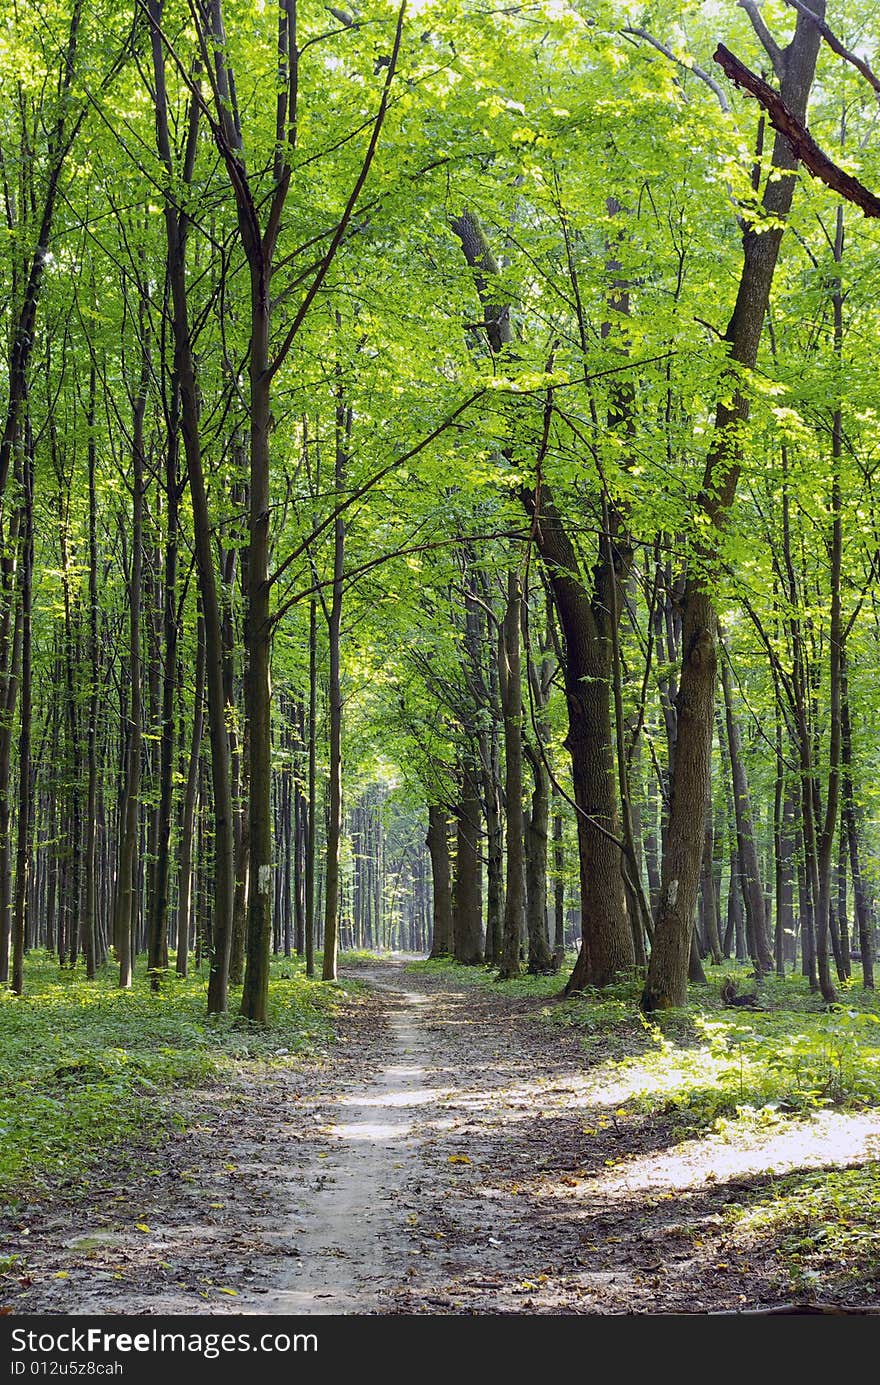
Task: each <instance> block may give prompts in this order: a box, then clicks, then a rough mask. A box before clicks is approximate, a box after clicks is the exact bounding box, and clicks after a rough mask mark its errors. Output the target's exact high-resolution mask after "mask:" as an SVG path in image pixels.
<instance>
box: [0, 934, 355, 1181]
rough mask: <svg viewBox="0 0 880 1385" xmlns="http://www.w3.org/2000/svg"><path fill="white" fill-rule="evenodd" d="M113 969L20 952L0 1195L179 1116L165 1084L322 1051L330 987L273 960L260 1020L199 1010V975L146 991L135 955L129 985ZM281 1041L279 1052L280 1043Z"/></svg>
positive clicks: (0, 1018) (0, 1140) (3, 1076)
mask: <svg viewBox="0 0 880 1385" xmlns="http://www.w3.org/2000/svg"><path fill="white" fill-rule="evenodd" d="M114 981H115V977H114V974H113V971H112V969H109V968H108V970H107V972H106V973H105V974H104V975H102V976H100V977H99V978H98V979H97V980H95V981H94V982H87V981H86V980H85V979H84V977H83V974H82V973H81V972H76V973H73V974H71V973H69V972H61V971H60V970H59V968H58V965H57V962H55V961H53V960H51V959H50V958H48V957H47V956H45V955H42V954H40V953H32V954H31V955H30V956H29V958H28V965H27V975H26V987H27V993H26V995H25V996H24V997H22V998H18V997H15V996H13V995H11V994H9V993H8V992H5V993H3V994H2V995H0V1197H3V1198H4V1200H6V1199H9V1198H14V1197H16V1196H21V1195H22V1194H23V1193H25V1192H27V1191H28V1190H29V1189H30V1190H35V1189H37V1188H39V1187H41V1186H43V1187H45V1186H49V1185H51V1186H58V1184H59V1181H65V1180H70V1179H73V1180H77V1179H81V1178H83V1177H85V1176H86V1175H87V1173H88V1171H89V1170H90V1169H91V1168H93V1167H95V1166H96V1165H97V1163H98V1162H99V1160H100V1158H101V1155H102V1154H104V1153H105V1152H107V1151H109V1150H111V1149H113V1148H119V1147H124V1146H126V1145H127V1144H130V1143H131V1142H132V1141H135V1140H137V1141H138V1142H143V1141H144V1140H147V1141H149V1140H151V1139H155V1138H157V1137H158V1136H159V1135H160V1134H161V1132H162V1131H163V1130H164V1129H166V1128H167V1127H168V1125H169V1123H170V1122H172V1121H175V1120H178V1121H179V1119H180V1117H179V1115H177V1113H176V1111H175V1104H174V1101H173V1096H174V1093H175V1092H177V1091H178V1090H179V1089H180V1088H184V1087H194V1086H197V1085H200V1084H204V1083H207V1082H210V1081H213V1080H215V1079H218V1078H222V1077H224V1076H231V1075H233V1074H234V1073H236V1072H239V1071H241V1070H243V1068H244V1067H245V1065H257V1066H262V1067H265V1066H266V1065H271V1064H282V1063H287V1062H290V1061H291V1057H292V1056H294V1057H295V1056H299V1055H303V1054H308V1053H312V1052H315V1051H317V1050H322V1049H326V1046H327V1045H328V1044H329V1043H330V1042H332V1039H333V1028H332V1013H333V1009H334V1007H335V1006H336V1005H337V1004H338V1001H339V988H338V987H334V986H329V987H328V986H327V985H322V983H321V982H319V981H309V980H307V979H306V977H305V975H304V972H303V969H302V967H301V966H300V964H299V963H298V962H297V961H296V960H295V959H290V958H287V959H285V958H281V959H276V960H275V961H274V962H273V965H272V978H271V980H270V987H269V993H270V994H269V1023H268V1025H267V1026H266V1027H265V1028H257V1027H256V1026H253V1025H249V1024H247V1023H245V1022H244V1021H242V1020H240V1019H239V1018H238V1017H237V1014H236V1012H237V1008H238V999H239V996H238V992H237V991H235V990H233V993H232V995H231V997H230V1010H229V1013H228V1014H226V1015H223V1016H216V1017H212V1018H211V1019H209V1018H208V1017H207V1016H206V1014H205V1000H206V993H207V977H206V975H205V974H203V975H201V976H200V975H195V976H191V977H189V978H187V979H186V980H182V979H181V978H179V977H176V976H174V975H173V974H169V975H168V977H167V978H166V979H165V981H164V982H163V986H162V989H161V992H160V993H159V994H158V995H154V994H152V993H151V992H150V990H149V987H148V984H147V981H146V977H145V975H144V970H143V965H142V964H141V965H140V966H139V967H138V969H137V972H136V975H135V981H134V985H133V987H132V989H131V990H130V991H120V990H118V989H117V987H116V986H115V984H114ZM281 1050H286V1052H281Z"/></svg>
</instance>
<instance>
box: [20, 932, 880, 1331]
mask: <svg viewBox="0 0 880 1385" xmlns="http://www.w3.org/2000/svg"><path fill="white" fill-rule="evenodd" d="M347 974H348V975H349V976H350V977H356V978H357V979H358V980H359V981H361V982H363V983H365V984H364V985H363V986H359V987H357V988H356V989H355V990H354V991H353V992H352V993H351V994H350V995H349V996H347V997H346V998H345V999H344V1000H343V1003H342V1007H341V1009H340V1011H339V1013H338V1015H337V1016H336V1019H335V1021H334V1022H335V1025H336V1028H337V1031H338V1042H337V1043H336V1044H335V1045H333V1046H332V1048H331V1050H330V1053H329V1055H328V1056H326V1057H324V1058H321V1059H318V1060H317V1061H315V1060H302V1061H298V1062H297V1063H295V1064H292V1065H291V1066H290V1067H287V1068H284V1069H274V1068H273V1069H271V1070H269V1071H267V1072H265V1074H264V1075H263V1076H260V1077H257V1078H255V1077H254V1076H253V1075H252V1074H251V1075H249V1076H247V1077H245V1076H242V1077H241V1078H240V1079H234V1080H233V1081H232V1082H231V1083H229V1084H225V1083H216V1084H214V1085H212V1086H209V1087H207V1088H201V1089H199V1090H197V1091H193V1092H189V1093H185V1094H182V1095H181V1096H180V1097H179V1098H178V1104H179V1106H180V1109H181V1110H182V1113H183V1115H184V1116H185V1117H186V1119H187V1121H188V1125H187V1127H186V1128H183V1129H175V1130H172V1131H171V1132H169V1133H168V1135H167V1137H166V1138H165V1140H164V1141H163V1143H162V1145H161V1146H160V1148H159V1149H158V1150H157V1149H156V1148H155V1147H154V1146H150V1147H146V1146H145V1148H144V1150H143V1151H139V1150H138V1149H137V1148H136V1147H134V1148H129V1149H128V1150H127V1151H126V1152H125V1154H124V1155H122V1154H119V1155H118V1156H115V1159H116V1162H115V1163H114V1160H113V1159H111V1160H110V1161H109V1163H108V1162H107V1161H105V1162H104V1164H103V1165H102V1171H101V1177H100V1179H99V1180H97V1181H94V1182H92V1184H91V1185H90V1186H89V1187H88V1189H87V1190H84V1189H83V1188H79V1190H78V1191H76V1192H75V1193H71V1194H70V1195H69V1196H64V1195H63V1193H62V1194H60V1195H59V1196H58V1198H57V1199H55V1200H54V1201H53V1200H51V1199H50V1200H49V1201H48V1202H46V1201H41V1202H40V1204H39V1205H34V1206H33V1207H27V1206H19V1207H18V1209H17V1210H16V1212H15V1215H14V1217H13V1219H12V1221H11V1222H7V1224H6V1226H5V1227H4V1228H3V1230H4V1232H5V1233H6V1235H5V1237H4V1240H5V1244H6V1246H8V1247H9V1248H10V1249H12V1250H13V1251H14V1252H15V1257H18V1263H19V1265H20V1267H22V1272H21V1273H19V1274H17V1275H16V1276H15V1277H13V1276H7V1277H6V1283H5V1286H4V1294H5V1304H6V1311H11V1312H14V1313H61V1314H74V1313H76V1314H85V1313H169V1312H170V1313H199V1314H203V1313H273V1314H287V1313H310V1314H315V1313H399V1314H416V1313H435V1314H436V1313H479V1314H485V1313H603V1314H617V1313H633V1312H634V1313H658V1312H659V1313H668V1312H683V1313H708V1312H712V1311H716V1312H717V1311H728V1312H740V1311H750V1310H754V1309H756V1308H762V1307H768V1306H771V1305H774V1304H777V1305H778V1304H784V1303H791V1302H793V1301H798V1302H806V1301H811V1300H815V1301H818V1302H820V1303H821V1302H823V1301H833V1302H834V1303H836V1304H845V1305H850V1306H860V1307H865V1306H868V1307H876V1306H877V1305H878V1304H880V1285H878V1283H877V1280H876V1277H875V1278H871V1277H866V1276H865V1275H864V1274H859V1273H853V1267H854V1266H855V1267H856V1268H857V1267H858V1264H859V1263H860V1262H859V1256H858V1254H856V1253H854V1255H853V1257H852V1258H851V1259H850V1260H849V1266H848V1265H847V1259H848V1257H847V1254H846V1253H845V1251H844V1253H843V1254H841V1253H840V1243H839V1242H835V1251H834V1259H833V1263H828V1262H827V1257H826V1261H825V1262H823V1260H822V1254H821V1246H815V1245H814V1246H812V1247H810V1248H811V1249H812V1251H813V1252H815V1254H814V1259H813V1261H811V1262H810V1263H813V1264H814V1265H815V1266H816V1267H817V1268H814V1269H813V1270H810V1269H804V1268H803V1266H804V1264H806V1263H807V1260H805V1259H803V1258H802V1259H801V1261H800V1264H801V1272H800V1277H799V1278H798V1279H797V1281H796V1282H793V1280H792V1273H791V1268H790V1264H789V1262H788V1260H787V1259H786V1257H785V1255H784V1254H783V1252H784V1250H785V1247H786V1246H789V1248H790V1246H791V1237H792V1235H793V1234H794V1235H795V1236H796V1237H800V1238H801V1242H802V1243H803V1244H807V1245H808V1243H809V1218H807V1224H806V1230H805V1224H804V1215H803V1208H804V1207H809V1205H810V1197H811V1196H813V1193H814V1191H815V1186H816V1184H815V1177H816V1171H817V1170H824V1171H826V1172H830V1173H834V1172H835V1171H840V1170H845V1169H846V1168H847V1167H849V1168H850V1169H861V1170H863V1171H864V1170H866V1169H870V1170H872V1171H873V1172H872V1176H876V1170H877V1169H878V1167H880V1165H878V1164H877V1163H876V1161H877V1159H878V1157H880V1112H878V1110H877V1109H876V1108H875V1109H870V1108H868V1109H862V1110H855V1111H852V1110H850V1111H845V1110H841V1109H834V1108H829V1109H821V1110H817V1111H815V1112H813V1113H812V1114H810V1115H807V1116H798V1117H797V1118H796V1119H774V1120H770V1121H769V1122H766V1123H762V1122H760V1121H758V1122H754V1121H753V1122H751V1123H749V1122H745V1123H743V1122H739V1123H738V1124H737V1128H736V1130H735V1131H734V1133H733V1134H732V1133H731V1130H730V1129H728V1128H725V1122H723V1121H722V1122H716V1123H715V1124H714V1125H713V1126H710V1127H707V1128H706V1129H704V1130H702V1131H699V1132H697V1133H691V1134H690V1135H687V1134H685V1135H684V1136H683V1132H682V1127H681V1123H680V1121H679V1120H678V1118H677V1116H676V1113H675V1110H674V1107H670V1109H669V1111H668V1112H664V1110H663V1108H662V1107H660V1108H658V1106H657V1104H656V1102H655V1103H654V1104H653V1106H650V1105H649V1106H648V1107H647V1108H646V1107H645V1105H644V1102H642V1103H641V1104H640V1101H639V1097H640V1094H641V1095H643V1094H644V1093H645V1091H646V1090H649V1089H650V1088H651V1086H652V1083H653V1082H654V1076H653V1075H652V1070H651V1069H650V1065H648V1066H645V1065H643V1064H642V1062H641V1059H640V1055H639V1052H638V1045H637V1044H635V1045H634V1044H633V1043H632V1041H631V1040H630V1039H628V1040H626V1041H625V1042H624V1044H623V1046H622V1047H621V1048H620V1049H619V1051H618V1053H617V1056H616V1057H614V1058H612V1059H611V1060H609V1058H608V1054H607V1050H606V1051H604V1052H602V1053H601V1054H600V1052H599V1051H597V1050H595V1049H592V1050H591V1048H590V1046H589V1045H585V1043H584V1041H583V1038H582V1036H580V1035H579V1034H578V1032H577V1031H576V1030H574V1029H572V1028H566V1027H564V1026H559V1025H554V1024H550V1023H546V1022H542V1021H543V1020H546V1018H547V1011H548V1002H547V1000H546V998H541V997H538V998H536V997H534V996H530V995H517V994H511V992H510V990H509V989H508V988H501V987H499V986H494V987H493V986H485V985H475V984H474V982H473V979H472V978H471V977H468V976H460V975H459V976H456V975H454V974H453V973H452V971H451V969H447V970H445V971H440V972H431V971H430V970H422V971H420V970H418V969H416V970H407V969H406V968H405V966H404V964H403V962H402V961H401V960H399V959H398V960H395V961H382V962H380V961H371V962H365V963H362V964H359V965H357V966H353V967H349V968H347ZM551 1008H552V1004H551ZM627 1050H630V1051H629V1052H628V1051H627ZM783 1195H784V1199H783V1200H786V1199H787V1205H789V1206H795V1207H797V1206H800V1209H801V1210H800V1212H799V1213H797V1214H795V1215H794V1222H793V1223H792V1225H793V1226H794V1230H792V1225H789V1226H787V1227H786V1224H785V1222H784V1219H783V1220H782V1221H780V1220H779V1219H778V1218H776V1219H774V1217H773V1216H771V1215H770V1214H769V1211H768V1209H770V1208H771V1207H772V1206H773V1205H777V1204H778V1203H779V1200H780V1197H782V1196H783ZM813 1231H814V1232H815V1231H816V1228H815V1226H814V1227H813ZM856 1234H857V1233H856V1232H855V1231H854V1232H853V1235H854V1236H855V1235H856ZM858 1234H859V1235H863V1233H861V1232H860V1233H858ZM805 1236H806V1237H807V1241H806V1242H805V1241H804V1237H805ZM786 1238H788V1239H786ZM816 1239H817V1240H819V1241H820V1240H821V1236H818V1237H817V1238H816ZM855 1249H856V1251H858V1250H859V1249H860V1250H861V1252H862V1262H861V1263H863V1264H864V1263H868V1264H870V1265H872V1266H876V1265H877V1264H878V1263H880V1254H878V1251H877V1244H876V1239H875V1242H874V1244H873V1246H872V1247H871V1248H870V1253H868V1254H867V1259H865V1246H864V1245H861V1247H858V1246H857V1247H856V1248H855ZM15 1257H14V1258H15Z"/></svg>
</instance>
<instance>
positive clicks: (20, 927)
mask: <svg viewBox="0 0 880 1385" xmlns="http://www.w3.org/2000/svg"><path fill="white" fill-rule="evenodd" d="M25 435H26V446H25V457H24V478H23V479H24V486H23V491H24V496H23V511H24V517H23V518H24V522H23V526H22V543H21V568H20V571H19V584H20V589H21V700H20V709H19V742H18V824H17V827H18V837H17V841H16V853H15V899H14V902H13V914H12V990H13V992H14V993H15V995H21V994H22V992H23V991H24V950H25V940H26V936H27V909H28V884H29V881H30V867H31V826H32V809H31V708H32V705H33V685H32V682H31V668H32V659H31V651H32V643H31V609H32V601H31V597H32V589H33V566H34V456H33V435H32V433H31V426H30V419H29V418H27V419H26V421H25Z"/></svg>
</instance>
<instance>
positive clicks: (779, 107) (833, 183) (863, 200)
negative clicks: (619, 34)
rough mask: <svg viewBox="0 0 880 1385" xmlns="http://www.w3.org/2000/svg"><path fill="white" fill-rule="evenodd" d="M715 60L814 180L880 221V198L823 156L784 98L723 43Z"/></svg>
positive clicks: (720, 44) (716, 51)
mask: <svg viewBox="0 0 880 1385" xmlns="http://www.w3.org/2000/svg"><path fill="white" fill-rule="evenodd" d="M712 56H713V58H714V59H715V62H717V63H718V64H719V66H720V67H722V68H723V69H724V71H725V72H726V73H727V75H728V77H729V78H730V80H731V81H732V82H735V83H736V85H737V86H739V87H742V88H743V89H744V90H745V91H747V92H749V93H750V94H751V95H752V96H754V97H755V99H756V100H757V101H758V102H760V104H761V105H762V106H763V107H764V110H765V111H766V112H767V114H768V116H769V117H770V123H771V125H772V126H773V128H774V130H778V131H779V133H780V134H781V135H783V136H784V137H785V139H787V140H788V143H789V146H790V147H791V152H792V154H793V155H794V156H795V158H796V159H799V160H800V162H801V163H802V164H803V165H804V167H805V168H806V169H807V171H808V172H809V173H811V174H812V175H813V177H814V178H818V179H820V181H821V182H823V183H824V184H825V185H826V187H829V188H831V189H832V190H833V191H834V192H837V193H839V194H840V196H841V197H845V198H846V200H847V201H848V202H854V203H855V205H856V206H857V207H861V209H862V211H863V212H864V214H865V216H877V217H880V197H876V196H875V195H874V193H873V192H869V190H868V189H867V188H866V187H865V186H864V185H863V184H862V183H860V182H859V180H858V178H854V177H853V175H852V174H851V173H845V172H844V170H843V169H842V168H840V167H839V166H838V165H837V164H836V163H834V162H833V161H832V160H831V159H829V157H828V155H827V154H825V153H823V151H822V150H821V149H820V148H819V146H818V144H817V143H816V141H815V140H814V139H813V136H812V135H811V134H810V132H809V130H808V129H807V128H806V126H805V125H802V124H801V122H800V121H799V120H798V119H797V117H796V116H794V115H792V113H791V111H790V110H789V109H788V107H787V106H786V104H785V102H784V101H783V100H782V97H781V96H779V95H778V94H777V93H776V92H775V91H774V90H773V88H772V87H769V86H768V85H767V83H766V82H765V81H763V80H762V79H761V78H760V77H758V76H756V75H755V73H754V72H751V71H750V70H749V68H747V67H746V66H745V64H744V63H741V62H740V60H739V58H737V57H735V56H734V54H733V53H731V52H730V50H729V49H728V48H725V47H724V44H723V43H719V45H718V47H717V48H716V49H715V52H714V53H713V55H712Z"/></svg>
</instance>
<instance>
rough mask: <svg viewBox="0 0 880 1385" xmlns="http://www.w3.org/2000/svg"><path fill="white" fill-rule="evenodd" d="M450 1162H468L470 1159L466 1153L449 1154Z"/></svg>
mask: <svg viewBox="0 0 880 1385" xmlns="http://www.w3.org/2000/svg"><path fill="white" fill-rule="evenodd" d="M449 1162H450V1164H469V1163H470V1162H471V1161H470V1159H469V1158H468V1157H467V1155H466V1154H450V1156H449Z"/></svg>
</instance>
